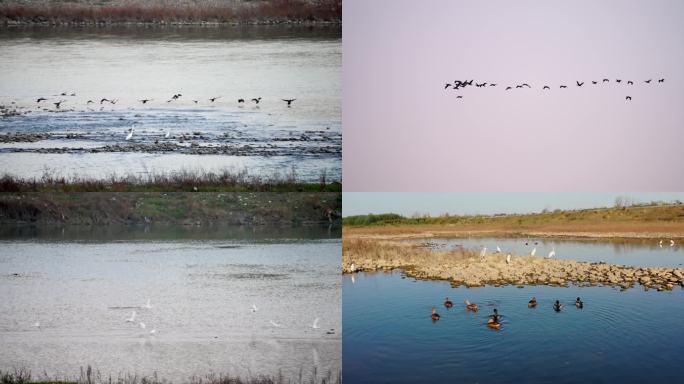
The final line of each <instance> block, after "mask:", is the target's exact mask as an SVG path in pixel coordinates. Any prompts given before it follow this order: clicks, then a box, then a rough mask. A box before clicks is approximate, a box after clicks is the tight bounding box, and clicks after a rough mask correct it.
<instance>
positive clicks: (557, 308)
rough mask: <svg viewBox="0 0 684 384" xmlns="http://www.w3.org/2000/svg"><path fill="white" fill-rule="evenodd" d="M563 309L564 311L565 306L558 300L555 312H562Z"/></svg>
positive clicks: (554, 304) (554, 307)
mask: <svg viewBox="0 0 684 384" xmlns="http://www.w3.org/2000/svg"><path fill="white" fill-rule="evenodd" d="M561 309H563V305H562V304H561V303H560V301H558V300H556V302H555V303H553V310H554V311H556V312H560V311H561Z"/></svg>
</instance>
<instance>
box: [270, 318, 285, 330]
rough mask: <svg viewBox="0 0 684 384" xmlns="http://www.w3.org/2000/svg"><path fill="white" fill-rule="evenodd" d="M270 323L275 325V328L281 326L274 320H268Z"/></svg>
mask: <svg viewBox="0 0 684 384" xmlns="http://www.w3.org/2000/svg"><path fill="white" fill-rule="evenodd" d="M270 323H271V325H272V326H274V327H276V328H282V327H283V326H282V325H281V324H278V323H276V322H275V321H273V320H271V321H270Z"/></svg>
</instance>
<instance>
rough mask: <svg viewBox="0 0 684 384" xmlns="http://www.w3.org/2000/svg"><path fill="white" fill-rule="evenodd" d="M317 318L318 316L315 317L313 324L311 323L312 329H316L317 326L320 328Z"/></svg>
mask: <svg viewBox="0 0 684 384" xmlns="http://www.w3.org/2000/svg"><path fill="white" fill-rule="evenodd" d="M319 320H320V319H319V318H318V317H317V318H315V319H314V322H313V324H311V328H313V329H318V328H320V327H319V326H318V321H319Z"/></svg>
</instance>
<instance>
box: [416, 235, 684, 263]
mask: <svg viewBox="0 0 684 384" xmlns="http://www.w3.org/2000/svg"><path fill="white" fill-rule="evenodd" d="M660 240H663V242H662V245H661V244H660ZM411 242H419V243H424V244H425V245H426V246H429V247H430V248H431V249H434V250H436V251H440V250H449V249H454V248H458V247H464V248H467V249H479V248H482V247H486V248H487V252H488V253H493V252H496V247H497V246H498V247H499V248H501V251H502V252H503V253H508V252H510V253H512V254H514V255H529V254H530V253H531V252H532V251H533V250H536V251H535V255H536V256H539V257H547V256H548V254H549V252H551V251H552V250H555V251H556V254H555V256H554V257H555V258H558V259H568V260H578V261H587V262H601V261H602V262H606V263H611V264H621V265H629V266H637V267H676V266H681V265H684V242H683V241H682V240H680V239H677V240H675V243H674V245H673V246H670V244H671V243H670V239H659V238H653V239H580V238H575V239H573V238H563V239H549V238H541V239H534V238H510V237H503V238H487V237H471V238H458V239H429V240H411Z"/></svg>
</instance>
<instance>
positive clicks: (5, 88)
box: [0, 26, 341, 180]
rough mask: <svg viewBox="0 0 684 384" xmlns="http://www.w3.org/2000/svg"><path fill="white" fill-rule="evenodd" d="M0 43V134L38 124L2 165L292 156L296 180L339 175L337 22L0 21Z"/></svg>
mask: <svg viewBox="0 0 684 384" xmlns="http://www.w3.org/2000/svg"><path fill="white" fill-rule="evenodd" d="M0 49H1V50H2V52H3V57H2V59H1V60H0V105H7V106H11V107H12V108H17V110H18V111H19V112H20V113H21V114H20V115H18V116H10V117H4V118H2V119H0V134H7V133H32V134H38V133H40V134H49V138H47V139H45V140H40V141H36V142H12V143H5V144H2V145H0V166H2V168H3V169H4V170H7V171H8V172H12V173H14V174H17V175H23V176H40V175H41V174H42V172H43V171H44V170H45V168H50V169H72V170H74V171H73V172H76V171H80V172H81V173H82V174H83V175H85V176H88V177H98V176H99V177H103V176H108V175H109V174H111V173H114V172H117V173H119V174H120V173H126V172H127V173H132V174H137V173H150V172H159V171H174V170H179V169H181V168H182V167H185V168H192V169H204V170H213V169H216V168H225V167H236V168H248V169H250V170H254V173H257V174H264V173H266V170H268V169H278V170H282V169H287V168H291V167H292V166H295V167H297V166H298V165H299V164H300V163H302V164H305V165H304V166H303V168H302V169H299V167H297V170H298V171H299V173H300V175H301V176H302V178H305V179H307V180H314V179H316V178H317V177H318V176H319V175H320V173H321V172H322V171H323V170H324V169H325V170H327V173H328V174H327V176H328V177H329V178H330V179H340V178H341V166H340V161H341V76H340V74H341V28H339V27H326V28H296V27H263V26H254V27H239V28H238V27H235V28H225V27H224V28H103V29H100V28H96V29H87V28H86V29H78V28H73V29H69V28H67V29H62V28H28V29H23V28H8V29H3V30H2V31H0ZM56 64H58V65H56ZM62 93H64V94H65V95H64V96H62ZM72 94H73V96H72ZM177 94H180V95H181V96H180V97H178V98H176V99H174V98H172V96H173V95H177ZM39 97H45V98H47V100H46V101H43V102H41V103H40V104H39V103H37V102H36V100H37V99H38V98H39ZM214 97H218V99H216V100H215V101H213V102H212V101H210V98H214ZM259 97H261V102H259V103H258V104H257V103H254V102H252V101H251V99H252V98H259ZM291 98H294V99H297V100H296V101H295V102H294V103H293V105H292V107H291V108H288V107H287V105H286V104H285V102H283V101H282V99H291ZM103 99H107V100H116V103H115V104H112V103H110V102H108V101H103ZM143 99H151V101H149V102H147V103H145V104H143V103H141V102H140V100H143ZM238 99H244V100H245V101H246V102H245V103H238ZM57 101H62V104H61V105H60V107H59V109H57V108H56V107H55V106H53V103H54V102H57ZM89 101H92V102H89ZM131 127H133V128H134V134H133V135H132V137H131V138H130V139H128V140H127V139H126V137H127V136H128V133H129V131H128V130H129V129H130V128H131ZM93 151H95V153H93ZM181 154H183V155H181ZM189 154H194V155H198V157H200V158H202V157H203V156H205V155H207V156H208V155H221V156H222V157H223V158H224V159H223V160H221V161H217V160H210V161H207V162H206V164H204V163H203V160H202V159H200V160H199V161H197V162H193V160H190V161H189V162H186V159H185V156H190V155H189ZM22 155H25V156H23V157H22ZM26 155H28V156H26ZM47 155H50V156H47ZM122 157H123V158H124V160H123V162H124V163H126V167H125V169H122V168H121V166H120V164H121V163H122V161H121V160H122V159H121V158H122ZM284 162H285V163H286V166H285V165H283V163H284ZM10 165H12V166H10ZM98 173H99V175H98Z"/></svg>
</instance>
